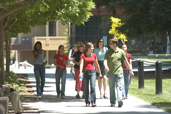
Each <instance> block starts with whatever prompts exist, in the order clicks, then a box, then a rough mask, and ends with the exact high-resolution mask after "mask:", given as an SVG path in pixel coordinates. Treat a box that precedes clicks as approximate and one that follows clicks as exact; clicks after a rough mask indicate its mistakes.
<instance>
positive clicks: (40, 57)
mask: <svg viewBox="0 0 171 114" xmlns="http://www.w3.org/2000/svg"><path fill="white" fill-rule="evenodd" d="M32 53H33V56H34V74H35V78H36V89H37V98H39V99H41V96H42V94H43V91H44V86H45V64H46V63H47V61H45V57H46V53H45V51H44V50H43V49H42V43H41V42H40V41H37V42H36V43H35V45H34V50H33V51H32Z"/></svg>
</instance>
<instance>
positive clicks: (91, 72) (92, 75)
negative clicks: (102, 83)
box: [80, 42, 102, 107]
mask: <svg viewBox="0 0 171 114" xmlns="http://www.w3.org/2000/svg"><path fill="white" fill-rule="evenodd" d="M93 50H94V46H93V44H92V43H90V42H88V43H87V44H86V45H85V51H84V53H83V54H82V55H81V60H80V76H81V75H82V71H83V82H84V89H85V103H86V107H88V106H89V105H90V103H91V104H92V107H95V106H96V71H95V67H96V69H97V71H98V72H99V76H100V77H102V75H101V71H100V67H99V64H98V61H97V56H96V54H94V53H93ZM94 66H95V67H94ZM89 83H90V89H91V91H89Z"/></svg>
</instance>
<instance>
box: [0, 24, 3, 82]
mask: <svg viewBox="0 0 171 114" xmlns="http://www.w3.org/2000/svg"><path fill="white" fill-rule="evenodd" d="M0 84H4V27H3V21H0Z"/></svg>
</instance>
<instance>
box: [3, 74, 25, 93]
mask: <svg viewBox="0 0 171 114" xmlns="http://www.w3.org/2000/svg"><path fill="white" fill-rule="evenodd" d="M4 84H11V85H12V87H13V88H14V89H15V90H16V91H20V90H21V89H22V88H25V87H24V86H21V85H20V84H21V81H20V80H18V75H17V74H15V73H14V72H12V71H10V72H9V73H6V74H5V80H4ZM25 92H26V91H25Z"/></svg>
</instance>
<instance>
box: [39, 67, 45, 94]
mask: <svg viewBox="0 0 171 114" xmlns="http://www.w3.org/2000/svg"><path fill="white" fill-rule="evenodd" d="M40 79H41V86H40V87H41V95H42V94H43V91H44V86H45V66H44V65H42V66H41V69H40Z"/></svg>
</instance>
